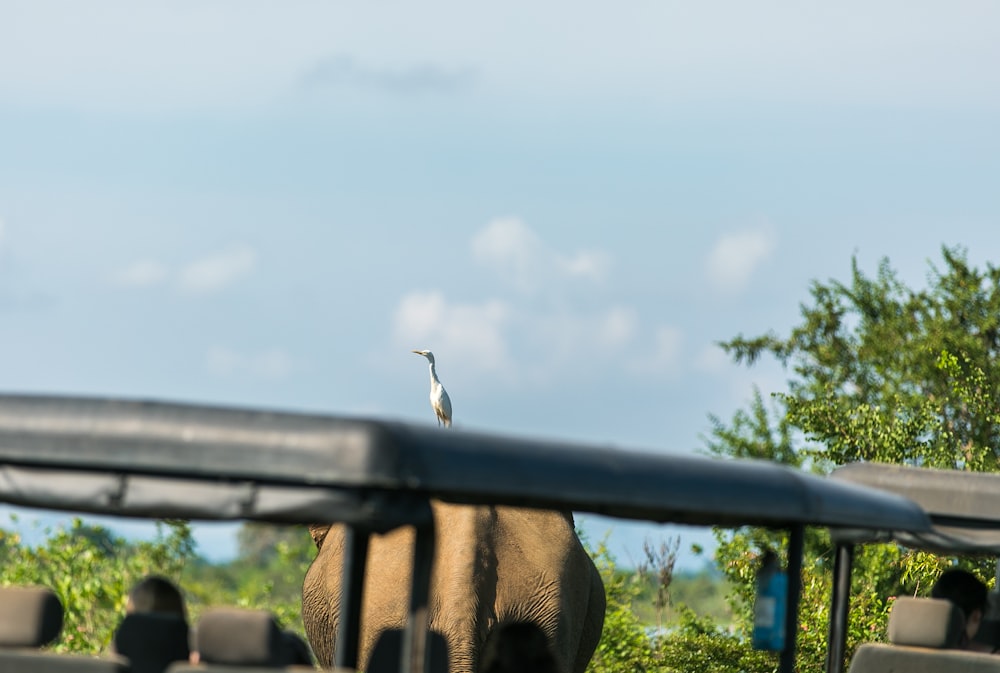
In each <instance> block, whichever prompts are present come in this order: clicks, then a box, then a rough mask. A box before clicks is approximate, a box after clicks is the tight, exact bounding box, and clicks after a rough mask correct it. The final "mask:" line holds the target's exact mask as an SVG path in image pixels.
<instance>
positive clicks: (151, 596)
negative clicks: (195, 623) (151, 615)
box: [125, 575, 187, 621]
mask: <svg viewBox="0 0 1000 673" xmlns="http://www.w3.org/2000/svg"><path fill="white" fill-rule="evenodd" d="M125 612H126V614H132V613H148V612H155V613H159V614H173V615H177V616H178V617H181V618H182V619H184V621H187V608H186V606H185V604H184V596H182V595H181V590H180V589H178V588H177V585H176V584H174V583H173V582H171V581H170V580H168V579H167V578H166V577H161V576H160V575H149V576H148V577H145V578H144V579H142V580H140V581H139V582H138V583H137V584H136V585H135V586H134V587H132V589H131V591H129V592H128V597H127V599H126V601H125Z"/></svg>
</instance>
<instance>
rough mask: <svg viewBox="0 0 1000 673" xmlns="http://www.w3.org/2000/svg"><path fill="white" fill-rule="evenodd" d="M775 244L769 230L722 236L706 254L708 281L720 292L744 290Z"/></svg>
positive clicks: (771, 232) (771, 230)
mask: <svg viewBox="0 0 1000 673" xmlns="http://www.w3.org/2000/svg"><path fill="white" fill-rule="evenodd" d="M775 245H776V236H775V234H774V231H773V229H771V228H770V227H766V228H762V229H756V230H752V231H742V232H738V233H734V234H726V235H724V236H722V237H721V238H720V239H719V240H718V241H716V243H715V246H714V247H713V248H712V250H711V252H710V253H709V255H708V260H707V262H706V268H707V272H708V277H709V280H710V281H711V283H712V284H713V285H714V286H715V287H716V289H718V290H721V291H723V292H729V293H736V292H739V291H741V290H743V289H744V288H745V287H746V284H747V283H748V282H749V280H750V277H751V276H752V275H753V273H754V271H756V270H757V269H758V268H759V267H760V265H761V264H762V263H763V262H765V261H766V260H767V258H768V257H770V255H771V253H772V252H773V251H774V247H775Z"/></svg>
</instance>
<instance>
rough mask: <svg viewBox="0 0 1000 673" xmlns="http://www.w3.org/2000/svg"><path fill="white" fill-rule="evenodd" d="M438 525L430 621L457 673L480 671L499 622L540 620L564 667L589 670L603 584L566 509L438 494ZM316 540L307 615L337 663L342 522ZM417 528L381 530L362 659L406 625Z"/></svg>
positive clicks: (317, 643)
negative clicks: (464, 500)
mask: <svg viewBox="0 0 1000 673" xmlns="http://www.w3.org/2000/svg"><path fill="white" fill-rule="evenodd" d="M433 510H434V522H435V526H436V535H437V537H436V549H435V558H434V571H433V574H432V578H431V601H430V618H431V628H433V629H435V630H436V631H438V632H440V633H441V634H443V635H444V637H445V639H446V640H447V642H448V649H449V654H450V661H451V672H452V673H475V670H476V667H477V665H478V657H479V653H480V650H481V648H482V645H483V643H484V642H485V640H486V637H487V636H488V634H489V633H490V630H491V629H492V628H493V626H494V625H495V624H497V623H509V622H515V621H531V622H534V623H536V624H538V626H540V627H541V628H542V630H543V631H544V632H545V634H546V636H547V637H548V639H549V642H550V644H551V647H552V651H553V654H554V655H555V657H556V660H557V661H558V663H559V669H560V671H561V672H562V673H583V671H584V669H585V668H586V666H587V663H588V662H589V661H590V657H591V655H592V654H593V653H594V649H595V648H596V647H597V642H598V640H599V639H600V635H601V628H602V627H603V624H604V608H605V599H604V587H603V585H602V583H601V579H600V575H599V573H598V572H597V569H596V568H595V567H594V564H593V562H592V561H591V559H590V557H589V556H588V554H587V552H586V551H585V550H584V549H583V546H582V545H581V544H580V541H579V539H577V536H576V533H575V531H574V529H573V522H572V517H571V516H570V515H568V514H564V513H560V512H549V511H542V510H531V509H521V508H515V507H487V506H476V507H472V506H464V505H447V504H443V503H438V502H435V503H433ZM312 533H313V539H314V540H316V543H317V545H318V546H319V550H318V552H317V555H316V558H315V560H314V561H313V563H312V566H310V568H309V571H308V572H307V573H306V578H305V582H304V584H303V588H302V617H303V621H304V622H305V628H306V633H307V635H308V636H309V640H310V642H311V644H312V646H313V649H314V651H315V652H316V655H317V657H319V660H320V662H322V663H323V664H325V665H330V663H331V661H332V659H333V648H334V645H335V643H334V639H335V634H336V632H337V631H336V628H337V621H338V614H337V612H338V601H339V596H340V582H341V569H342V560H343V559H342V551H343V535H344V529H343V527H342V526H339V525H337V526H333V527H329V528H328V527H326V526H322V527H317V526H314V527H313V528H312ZM413 538H414V535H413V531H412V529H410V528H402V529H398V530H395V531H392V532H390V533H388V534H386V535H378V536H374V537H373V539H372V542H371V547H370V550H369V556H368V565H367V574H366V578H365V593H364V601H363V607H362V617H361V638H362V642H361V652H360V663H361V664H362V666H361V668H362V669H363V668H364V664H365V663H366V662H367V660H368V656H369V654H370V652H371V648H372V646H373V644H374V643H375V640H376V638H377V637H378V635H379V633H381V632H382V631H383V630H385V629H387V628H402V627H403V624H404V620H405V617H406V612H407V604H408V596H409V586H410V578H411V567H410V566H411V560H412V557H413V551H412V550H413Z"/></svg>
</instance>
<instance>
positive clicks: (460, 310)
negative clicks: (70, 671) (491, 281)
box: [393, 292, 510, 372]
mask: <svg viewBox="0 0 1000 673" xmlns="http://www.w3.org/2000/svg"><path fill="white" fill-rule="evenodd" d="M509 318H510V309H509V307H508V306H507V305H506V304H505V303H503V302H501V301H497V300H489V301H485V302H483V303H481V304H452V303H449V302H448V301H447V300H446V299H445V298H444V296H443V295H442V294H441V293H440V292H411V293H410V294H408V295H406V296H404V297H403V298H402V300H400V302H399V304H398V306H397V307H396V310H395V312H394V315H393V339H394V342H395V343H396V344H397V345H399V346H401V347H403V348H409V349H415V348H429V349H431V350H436V351H438V352H439V353H444V352H447V353H448V357H449V359H450V361H452V362H455V363H460V366H461V367H463V368H464V369H466V370H467V371H494V372H495V371H503V370H506V369H508V367H509V361H510V359H509V354H508V346H507V340H506V338H505V336H504V329H505V328H506V327H507V325H508V322H509Z"/></svg>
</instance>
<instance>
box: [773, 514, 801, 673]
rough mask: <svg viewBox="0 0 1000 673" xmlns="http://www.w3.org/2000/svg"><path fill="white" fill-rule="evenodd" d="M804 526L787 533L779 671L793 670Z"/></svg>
mask: <svg viewBox="0 0 1000 673" xmlns="http://www.w3.org/2000/svg"><path fill="white" fill-rule="evenodd" d="M804 545H805V528H804V527H803V526H793V527H792V528H791V530H790V531H789V535H788V605H787V606H786V607H785V649H783V650H782V651H781V662H780V667H779V670H780V671H781V673H794V672H795V649H796V647H795V645H796V641H797V640H798V635H799V598H800V597H801V596H802V549H803V547H804Z"/></svg>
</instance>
